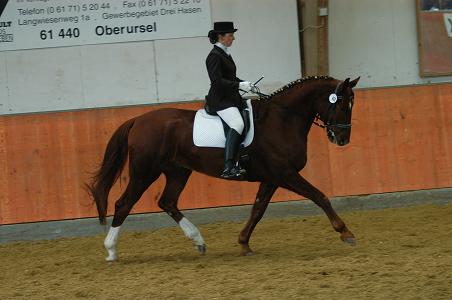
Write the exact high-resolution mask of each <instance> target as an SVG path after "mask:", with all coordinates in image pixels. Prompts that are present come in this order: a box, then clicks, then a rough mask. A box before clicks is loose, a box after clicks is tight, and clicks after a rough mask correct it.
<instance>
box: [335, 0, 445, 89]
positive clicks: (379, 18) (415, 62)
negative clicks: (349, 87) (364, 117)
mask: <svg viewBox="0 0 452 300" xmlns="http://www.w3.org/2000/svg"><path fill="white" fill-rule="evenodd" d="M415 2H416V1H414V0H379V1H375V0H347V1H339V0H334V1H329V6H330V8H329V57H330V74H331V75H332V76H333V77H336V78H346V77H356V76H361V80H360V83H359V87H381V86H395V85H411V84H422V83H429V82H452V77H451V76H449V77H428V78H421V77H420V76H419V57H418V45H417V42H418V40H417V29H416V26H417V25H416V6H415ZM451 51H452V49H451Z"/></svg>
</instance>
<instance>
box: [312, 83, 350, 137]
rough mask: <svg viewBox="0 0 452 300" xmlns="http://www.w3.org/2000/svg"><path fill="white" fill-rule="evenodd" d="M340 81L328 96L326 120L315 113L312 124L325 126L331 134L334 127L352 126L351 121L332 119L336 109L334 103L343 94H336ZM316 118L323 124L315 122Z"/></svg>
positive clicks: (341, 97)
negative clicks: (328, 103) (341, 121)
mask: <svg viewBox="0 0 452 300" xmlns="http://www.w3.org/2000/svg"><path fill="white" fill-rule="evenodd" d="M341 83H342V81H341V82H339V83H338V84H337V86H336V89H335V90H334V93H333V94H331V95H330V97H329V102H330V105H329V106H328V112H327V118H326V120H327V121H326V122H325V121H323V120H322V119H321V118H320V114H319V113H317V114H316V115H315V120H314V124H315V125H317V126H319V127H320V128H326V130H327V131H328V132H331V133H332V134H333V135H334V132H333V130H332V128H334V127H336V128H344V129H346V128H351V127H352V124H351V123H348V124H343V123H337V122H336V120H332V117H333V113H334V112H335V111H336V103H337V101H338V100H341V99H343V96H339V95H338V94H337V90H338V89H339V86H340V84H341ZM318 120H320V121H322V122H323V125H322V124H320V123H319V122H317V121H318Z"/></svg>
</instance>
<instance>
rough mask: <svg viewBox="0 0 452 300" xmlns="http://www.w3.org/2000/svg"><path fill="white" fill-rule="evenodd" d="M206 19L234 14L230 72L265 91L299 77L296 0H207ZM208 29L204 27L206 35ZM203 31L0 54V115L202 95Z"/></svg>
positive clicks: (205, 49) (222, 18)
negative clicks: (179, 36)
mask: <svg viewBox="0 0 452 300" xmlns="http://www.w3.org/2000/svg"><path fill="white" fill-rule="evenodd" d="M211 8H212V20H213V21H226V20H231V21H234V23H235V25H236V27H237V28H238V29H239V31H238V32H237V33H236V41H235V44H234V45H233V47H232V49H231V52H232V55H233V57H234V60H235V61H236V64H237V67H238V74H237V75H238V76H239V77H240V78H242V79H246V80H256V79H258V78H259V77H260V76H261V75H265V80H264V81H263V82H262V85H261V87H262V91H263V92H265V91H267V92H271V91H273V90H274V89H277V88H279V87H280V86H282V85H284V84H286V83H288V82H290V81H292V80H295V79H297V78H299V77H300V76H301V67H300V57H299V44H298V32H297V30H298V25H297V11H296V0H278V1H274V0H247V1H242V0H228V1H225V0H211ZM209 29H210V28H206V29H205V31H206V35H207V32H208V30H209ZM211 47H212V45H211V44H210V43H209V41H208V39H207V38H184V39H172V40H158V41H155V42H154V41H144V42H133V43H117V44H102V45H87V46H75V47H65V48H49V49H36V50H18V51H7V52H1V53H0V68H1V69H0V114H15V113H26V112H41V111H56V110H70V109H81V108H92V107H108V106H122V105H135V104H148V103H163V102H173V101H192V100H199V99H203V98H204V96H205V95H206V94H207V92H208V89H209V84H210V82H209V79H208V76H207V72H206V67H205V57H206V56H207V54H208V52H209V51H210V49H211Z"/></svg>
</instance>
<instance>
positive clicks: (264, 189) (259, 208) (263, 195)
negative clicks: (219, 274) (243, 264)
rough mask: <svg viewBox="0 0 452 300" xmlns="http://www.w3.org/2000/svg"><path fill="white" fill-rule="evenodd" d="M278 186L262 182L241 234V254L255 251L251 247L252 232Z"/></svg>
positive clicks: (250, 253) (249, 253)
mask: <svg viewBox="0 0 452 300" xmlns="http://www.w3.org/2000/svg"><path fill="white" fill-rule="evenodd" d="M277 188H278V187H277V186H276V185H271V184H267V183H261V185H260V186H259V191H258V192H257V195H256V200H255V202H254V205H253V209H252V211H251V216H250V218H249V219H248V222H247V223H246V225H245V227H244V228H243V230H242V231H241V232H240V235H239V244H240V246H241V247H242V249H241V251H240V254H241V255H252V254H253V251H252V250H251V249H250V247H249V241H250V237H251V234H252V233H253V230H254V227H256V224H257V223H258V222H259V221H260V219H261V218H262V216H263V215H264V213H265V210H266V209H267V206H268V203H269V202H270V200H271V198H272V196H273V194H274V193H275V191H276V189H277Z"/></svg>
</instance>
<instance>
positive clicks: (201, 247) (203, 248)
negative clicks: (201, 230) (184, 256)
mask: <svg viewBox="0 0 452 300" xmlns="http://www.w3.org/2000/svg"><path fill="white" fill-rule="evenodd" d="M196 248H197V249H198V251H199V253H200V254H201V255H204V254H206V251H207V246H206V244H203V245H196Z"/></svg>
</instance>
